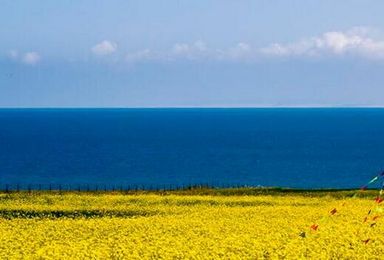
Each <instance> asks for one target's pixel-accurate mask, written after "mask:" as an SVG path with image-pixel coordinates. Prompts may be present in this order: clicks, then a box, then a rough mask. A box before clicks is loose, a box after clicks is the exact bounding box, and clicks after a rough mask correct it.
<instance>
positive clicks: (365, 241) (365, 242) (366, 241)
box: [363, 238, 371, 244]
mask: <svg viewBox="0 0 384 260" xmlns="http://www.w3.org/2000/svg"><path fill="white" fill-rule="evenodd" d="M370 240H371V239H370V238H368V239H366V240H363V242H364V244H367V243H368V242H369V241H370Z"/></svg>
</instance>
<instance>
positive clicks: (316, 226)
mask: <svg viewBox="0 0 384 260" xmlns="http://www.w3.org/2000/svg"><path fill="white" fill-rule="evenodd" d="M318 228H319V225H316V224H313V225H312V226H311V229H312V230H314V231H316V230H317V229H318Z"/></svg>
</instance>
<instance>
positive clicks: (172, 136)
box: [0, 108, 384, 188]
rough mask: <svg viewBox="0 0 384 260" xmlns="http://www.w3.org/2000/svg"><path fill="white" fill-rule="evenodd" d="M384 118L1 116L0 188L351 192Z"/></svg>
mask: <svg viewBox="0 0 384 260" xmlns="http://www.w3.org/2000/svg"><path fill="white" fill-rule="evenodd" d="M383 167H384V109H283V108H281V109H0V184H1V185H3V184H5V183H8V184H20V185H26V184H35V185H36V184H63V185H64V184H71V185H78V184H92V185H96V184H97V185H104V184H106V185H139V184H140V185H145V186H150V185H153V186H161V185H189V184H210V185H215V186H227V185H252V186H257V185H261V186H284V187H293V188H355V187H360V186H362V185H364V184H365V183H366V182H367V181H369V179H371V178H372V177H373V176H375V175H376V174H378V173H379V172H380V171H381V170H382V169H383Z"/></svg>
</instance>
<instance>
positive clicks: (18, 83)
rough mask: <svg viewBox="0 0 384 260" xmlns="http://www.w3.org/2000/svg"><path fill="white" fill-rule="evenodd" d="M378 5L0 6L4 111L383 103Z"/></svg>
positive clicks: (18, 2)
mask: <svg viewBox="0 0 384 260" xmlns="http://www.w3.org/2000/svg"><path fill="white" fill-rule="evenodd" d="M383 10H384V1H382V0H348V1H347V0H338V1H335V0H321V1H319V0H316V1H315V0H305V1H304V0H289V1H287V0H273V1H271V0H236V1H235V0H194V1H186V0H156V1H154V0H151V1H149V0H137V1H130V0H108V1H107V0H104V1H100V0H61V1H50V0H40V1H28V0H1V2H0V107H16V108H18V107H312V106H313V107H355V106H356V107H372V106H375V107H376V106H384V18H383V15H382V11H383Z"/></svg>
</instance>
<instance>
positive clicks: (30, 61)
mask: <svg viewBox="0 0 384 260" xmlns="http://www.w3.org/2000/svg"><path fill="white" fill-rule="evenodd" d="M40 60H41V57H40V55H39V54H38V53H37V52H27V53H25V54H24V55H23V56H22V58H21V61H22V62H23V63H24V64H27V65H35V64H37V63H39V62H40Z"/></svg>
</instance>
